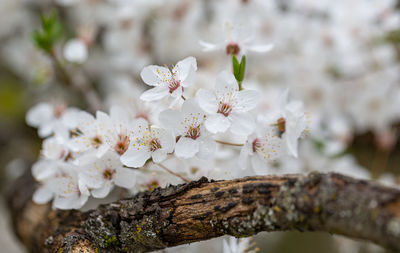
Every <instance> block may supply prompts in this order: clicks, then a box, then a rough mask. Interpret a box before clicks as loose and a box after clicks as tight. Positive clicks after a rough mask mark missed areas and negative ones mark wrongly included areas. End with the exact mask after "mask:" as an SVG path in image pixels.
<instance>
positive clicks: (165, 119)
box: [159, 109, 184, 135]
mask: <svg viewBox="0 0 400 253" xmlns="http://www.w3.org/2000/svg"><path fill="white" fill-rule="evenodd" d="M159 121H160V124H161V126H163V127H165V128H166V129H170V130H173V131H174V133H175V135H179V134H182V133H183V132H184V128H183V126H182V124H181V122H182V117H181V114H180V113H179V112H178V111H176V110H171V109H168V110H165V111H162V112H161V113H160V115H159Z"/></svg>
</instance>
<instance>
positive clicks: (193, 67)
mask: <svg viewBox="0 0 400 253" xmlns="http://www.w3.org/2000/svg"><path fill="white" fill-rule="evenodd" d="M196 71H197V61H196V58H194V57H192V56H189V57H187V58H185V59H183V60H181V61H179V62H178V63H177V64H176V65H175V67H174V68H173V69H172V73H174V78H175V80H178V81H180V82H181V85H182V86H183V87H188V86H190V85H191V84H192V83H193V81H194V77H195V73H196Z"/></svg>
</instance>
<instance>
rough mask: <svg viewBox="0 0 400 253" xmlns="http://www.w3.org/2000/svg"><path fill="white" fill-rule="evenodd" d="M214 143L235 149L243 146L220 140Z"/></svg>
mask: <svg viewBox="0 0 400 253" xmlns="http://www.w3.org/2000/svg"><path fill="white" fill-rule="evenodd" d="M214 141H215V142H217V143H219V144H223V145H229V146H235V147H243V146H244V144H240V143H230V142H226V141H220V140H214Z"/></svg>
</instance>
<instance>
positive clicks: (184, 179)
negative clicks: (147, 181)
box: [154, 163, 190, 183]
mask: <svg viewBox="0 0 400 253" xmlns="http://www.w3.org/2000/svg"><path fill="white" fill-rule="evenodd" d="M154 164H156V165H158V166H159V167H160V168H162V169H164V170H166V171H167V172H168V173H171V174H172V175H174V176H177V177H179V178H180V179H182V180H183V181H184V182H186V183H190V180H189V179H187V178H184V177H183V176H181V175H179V174H178V173H175V172H173V171H172V170H170V169H168V168H167V167H165V166H164V165H162V164H161V163H154Z"/></svg>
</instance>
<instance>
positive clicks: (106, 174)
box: [103, 169, 115, 180]
mask: <svg viewBox="0 0 400 253" xmlns="http://www.w3.org/2000/svg"><path fill="white" fill-rule="evenodd" d="M114 173H115V171H114V170H112V169H106V170H104V171H103V178H104V179H106V180H111V179H112V178H113V176H114Z"/></svg>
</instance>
